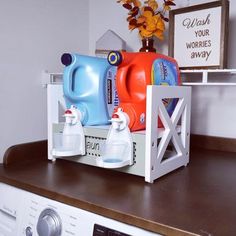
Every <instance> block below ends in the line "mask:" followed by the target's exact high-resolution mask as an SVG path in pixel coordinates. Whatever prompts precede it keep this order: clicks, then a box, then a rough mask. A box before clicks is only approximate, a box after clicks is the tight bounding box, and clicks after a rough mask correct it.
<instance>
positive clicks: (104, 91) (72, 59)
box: [61, 53, 117, 125]
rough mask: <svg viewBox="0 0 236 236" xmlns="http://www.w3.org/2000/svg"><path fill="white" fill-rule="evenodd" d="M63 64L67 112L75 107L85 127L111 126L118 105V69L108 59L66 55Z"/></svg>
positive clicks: (63, 57) (63, 56) (62, 58)
mask: <svg viewBox="0 0 236 236" xmlns="http://www.w3.org/2000/svg"><path fill="white" fill-rule="evenodd" d="M61 61H62V63H63V64H64V65H65V68H64V73H63V92H64V98H65V102H66V106H67V108H70V107H71V105H75V106H76V107H77V108H78V109H79V110H80V112H81V114H82V118H81V123H82V125H102V124H108V123H109V121H108V120H109V119H110V118H111V115H112V112H113V110H114V107H115V103H116V102H117V98H116V95H115V74H116V68H115V67H114V66H111V65H110V64H109V63H108V62H107V59H105V58H98V57H92V56H85V55H79V54H69V53H65V54H63V55H62V57H61ZM116 105H117V104H116Z"/></svg>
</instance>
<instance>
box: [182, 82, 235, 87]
mask: <svg viewBox="0 0 236 236" xmlns="http://www.w3.org/2000/svg"><path fill="white" fill-rule="evenodd" d="M182 85H199V86H214V85H215V86H219V85H220V86H236V83H219V82H215V83H214V82H212V83H210V82H208V83H203V82H183V83H182Z"/></svg>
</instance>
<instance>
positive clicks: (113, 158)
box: [97, 108, 133, 168]
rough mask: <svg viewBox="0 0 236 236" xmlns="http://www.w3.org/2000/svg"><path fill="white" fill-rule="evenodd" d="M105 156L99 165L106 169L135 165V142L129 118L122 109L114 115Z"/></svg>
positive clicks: (98, 160) (98, 162) (105, 147)
mask: <svg viewBox="0 0 236 236" xmlns="http://www.w3.org/2000/svg"><path fill="white" fill-rule="evenodd" d="M111 122H112V124H111V126H110V129H109V132H108V135H107V140H106V143H105V146H104V150H103V154H102V155H101V157H99V158H98V159H97V165H98V166H100V167H104V168H121V167H124V166H127V165H132V164H133V141H132V137H131V133H130V130H129V127H128V125H129V117H128V116H127V114H126V113H125V112H123V111H122V109H121V108H119V109H118V110H117V112H115V113H114V114H113V115H112V119H111Z"/></svg>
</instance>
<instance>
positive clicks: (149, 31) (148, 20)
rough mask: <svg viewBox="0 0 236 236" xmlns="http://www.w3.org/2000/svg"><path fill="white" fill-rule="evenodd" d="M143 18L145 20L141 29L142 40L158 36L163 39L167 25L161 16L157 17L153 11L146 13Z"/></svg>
mask: <svg viewBox="0 0 236 236" xmlns="http://www.w3.org/2000/svg"><path fill="white" fill-rule="evenodd" d="M141 18H142V19H143V20H144V21H143V24H142V26H140V27H139V33H140V35H141V37H142V38H143V37H151V36H156V37H157V38H159V39H163V33H164V30H165V24H164V21H163V20H162V18H161V17H160V15H155V14H154V13H153V12H151V11H144V12H143V14H142V16H141Z"/></svg>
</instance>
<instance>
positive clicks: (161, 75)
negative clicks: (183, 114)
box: [152, 59, 178, 114]
mask: <svg viewBox="0 0 236 236" xmlns="http://www.w3.org/2000/svg"><path fill="white" fill-rule="evenodd" d="M152 84H154V85H165V86H168V85H169V86H174V85H178V73H177V68H176V65H175V64H174V63H173V62H171V61H168V60H166V59H157V60H155V61H154V63H153V65H152ZM163 103H164V105H165V107H166V110H167V111H168V113H169V114H172V112H173V110H174V108H175V105H176V103H177V100H176V99H168V98H166V99H163Z"/></svg>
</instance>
